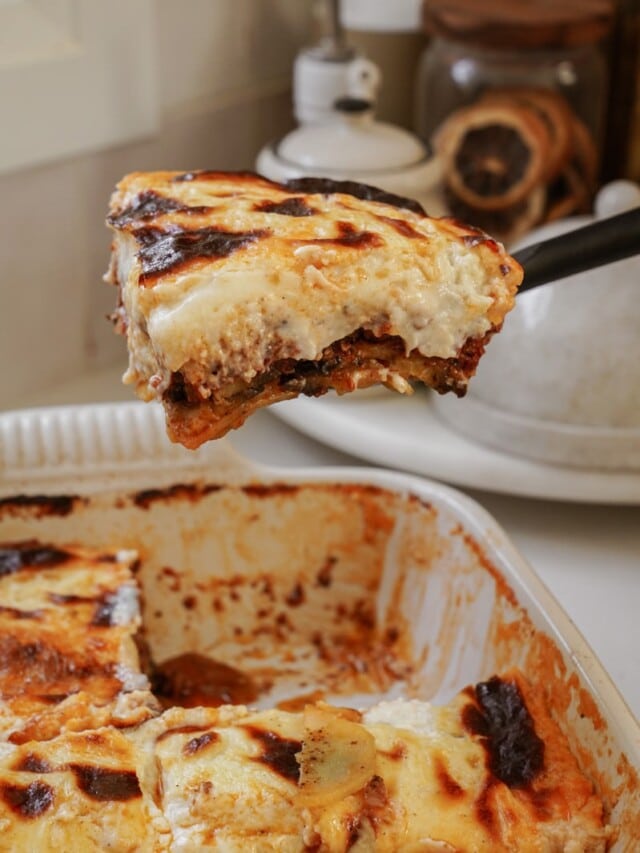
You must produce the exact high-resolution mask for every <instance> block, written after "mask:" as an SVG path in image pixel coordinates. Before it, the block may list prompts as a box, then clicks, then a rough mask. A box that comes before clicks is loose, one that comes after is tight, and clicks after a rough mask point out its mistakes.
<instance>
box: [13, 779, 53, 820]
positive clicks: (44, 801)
mask: <svg viewBox="0 0 640 853" xmlns="http://www.w3.org/2000/svg"><path fill="white" fill-rule="evenodd" d="M0 796H1V797H2V799H3V800H4V802H5V803H6V804H7V805H8V806H9V808H11V809H12V810H13V811H14V812H16V813H17V814H19V815H20V817H24V818H36V817H40V815H42V814H44V813H45V812H46V811H47V809H49V808H50V807H51V806H52V805H53V801H54V793H53V788H52V787H51V785H47V783H46V782H41V781H40V780H35V781H34V782H31V784H29V785H9V784H7V783H5V784H3V785H2V786H0Z"/></svg>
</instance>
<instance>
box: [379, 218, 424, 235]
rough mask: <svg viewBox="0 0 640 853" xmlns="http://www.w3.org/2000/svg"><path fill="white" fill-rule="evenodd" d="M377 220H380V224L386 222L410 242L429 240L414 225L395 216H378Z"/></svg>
mask: <svg viewBox="0 0 640 853" xmlns="http://www.w3.org/2000/svg"><path fill="white" fill-rule="evenodd" d="M376 218H377V219H379V220H380V222H385V223H386V224H387V225H389V226H391V228H393V229H394V231H397V232H398V234H401V235H402V236H403V237H408V238H409V239H410V240H426V239H427V237H426V235H425V234H421V233H420V232H419V231H416V229H415V228H414V227H413V225H411V223H410V222H407V221H406V220H405V219H395V218H394V217H393V216H380V215H377V217H376Z"/></svg>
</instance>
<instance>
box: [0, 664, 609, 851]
mask: <svg viewBox="0 0 640 853" xmlns="http://www.w3.org/2000/svg"><path fill="white" fill-rule="evenodd" d="M489 695H490V698H489V699H488V698H487V696H489ZM505 739H506V740H507V741H508V743H505ZM505 746H508V749H505ZM0 824H2V825H3V842H4V843H9V847H7V848H5V849H12V850H23V849H24V850H26V849H35V848H34V847H33V844H34V840H35V839H37V841H38V844H37V849H38V850H39V851H43V853H46V851H53V850H56V849H57V850H59V849H82V850H86V851H93V850H102V849H115V850H154V851H155V850H168V849H170V850H202V851H204V850H211V851H216V850H218V851H225V852H226V853H229V852H230V851H232V852H233V853H246V851H252V853H268V851H278V850H279V851H291V853H292V851H325V853H346V851H353V850H357V851H360V853H362V851H389V853H392V852H394V851H462V850H464V851H474V853H475V851H484V850H486V851H491V853H506V851H509V853H513V851H536V853H547V851H548V853H551V851H565V853H577V851H590V853H597V851H603V850H605V847H606V843H607V838H608V832H607V830H606V829H605V828H603V824H602V813H601V806H600V803H599V801H598V799H597V798H596V797H595V796H594V794H593V792H592V787H591V785H590V783H589V782H588V781H587V780H586V779H585V778H584V777H583V776H582V774H581V773H580V772H579V770H578V768H577V765H576V763H575V760H574V759H573V757H572V756H571V754H570V752H569V750H568V748H567V746H566V744H565V742H564V739H563V738H562V736H561V734H560V732H559V730H558V729H557V727H556V726H555V724H554V723H553V722H552V721H551V720H550V718H549V716H548V714H547V713H546V711H545V710H544V709H543V708H542V707H541V705H540V703H539V702H538V701H537V699H536V697H535V696H534V695H533V693H532V691H531V690H530V689H529V688H528V687H527V685H526V684H525V683H524V682H523V680H522V678H521V677H520V676H519V675H518V674H517V673H510V674H507V675H506V676H505V677H504V678H502V679H491V680H490V681H489V682H484V683H483V684H480V685H478V686H477V687H476V688H468V689H467V690H466V691H463V692H462V693H461V694H460V695H459V696H458V697H457V698H456V699H455V700H454V701H453V702H451V703H450V704H449V705H448V706H444V707H440V708H431V707H430V706H427V705H425V704H424V703H419V702H415V703H402V702H397V701H396V702H392V703H388V705H387V706H385V705H384V704H383V705H381V706H377V707H376V708H373V709H371V710H370V711H367V712H364V713H360V712H357V711H352V710H349V709H340V708H333V707H330V706H328V705H324V704H322V703H319V704H314V705H308V706H307V707H306V708H305V710H304V711H303V712H298V713H292V712H286V711H279V710H271V711H249V710H248V709H246V708H244V707H241V706H235V707H233V706H223V707H221V708H218V709H213V708H191V709H182V708H173V709H170V710H168V711H166V712H165V713H164V714H162V715H161V716H159V717H158V718H156V719H154V720H150V721H148V722H146V723H143V724H142V725H141V726H139V727H137V728H133V729H127V730H124V731H116V730H114V729H113V728H110V729H105V728H101V729H97V730H95V731H93V732H84V733H67V734H64V735H61V736H59V737H58V738H55V739H53V740H50V741H46V742H40V743H37V742H31V743H27V744H23V745H21V746H12V747H7V748H5V750H4V753H0ZM25 839H29V840H30V841H31V844H32V846H31V847H30V848H29V847H28V842H26V841H25Z"/></svg>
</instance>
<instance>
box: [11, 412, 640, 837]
mask: <svg viewBox="0 0 640 853" xmlns="http://www.w3.org/2000/svg"><path fill="white" fill-rule="evenodd" d="M25 538H37V539H40V540H41V541H46V542H53V543H55V544H62V543H71V542H73V543H84V544H88V545H95V546H98V547H101V546H105V545H109V546H116V547H127V548H130V547H134V548H136V549H137V550H138V551H139V553H140V557H141V568H140V571H139V574H138V576H137V577H138V580H139V582H140V584H141V587H142V600H143V602H144V614H143V615H144V624H145V632H146V639H147V641H148V643H149V645H150V648H151V652H152V655H153V657H154V659H155V660H156V661H158V662H162V661H163V660H165V659H166V658H169V657H172V656H174V655H178V654H181V653H183V652H186V651H191V652H193V651H195V652H200V653H203V654H207V655H209V656H211V657H214V658H215V659H216V660H218V661H221V662H223V663H227V664H229V665H231V666H234V667H237V668H240V669H241V670H242V672H243V673H246V674H247V675H249V676H250V677H251V678H252V679H253V681H254V682H255V683H256V684H258V685H259V687H260V700H259V704H261V705H271V704H274V703H281V702H289V703H293V704H294V705H295V702H296V701H297V700H303V699H304V697H308V696H310V695H311V696H314V697H319V696H322V697H324V698H327V699H328V700H329V701H331V700H335V701H339V702H340V703H341V704H355V705H357V706H366V705H369V704H372V703H373V702H375V701H378V700H379V699H381V698H388V697H392V696H399V695H404V696H415V697H419V698H422V699H427V700H430V701H433V702H441V701H442V702H444V701H447V700H448V699H449V698H450V697H451V696H452V695H453V694H454V693H455V692H457V691H458V690H459V689H461V688H462V687H463V686H465V685H467V684H470V683H474V682H477V681H479V680H482V679H484V678H487V677H489V676H490V675H492V674H494V673H500V672H504V671H505V670H507V669H509V668H510V667H513V666H518V667H520V668H521V669H522V670H523V671H524V673H525V675H526V676H527V677H528V678H529V679H530V680H531V681H532V682H534V683H535V684H536V685H538V686H539V689H540V690H541V691H543V692H544V694H545V696H546V699H547V703H548V705H549V707H550V708H551V710H552V713H553V714H554V716H555V717H556V719H557V720H558V722H559V724H560V726H561V728H562V729H563V731H564V732H565V734H566V736H567V737H568V739H569V742H570V744H571V747H572V749H573V751H574V753H575V755H576V756H577V757H578V760H579V762H580V764H581V766H582V769H583V770H584V771H585V772H586V773H587V774H588V775H589V776H590V777H591V778H592V779H593V782H594V784H595V785H596V787H597V789H598V791H599V793H600V794H601V796H602V797H603V799H604V801H605V804H606V806H607V809H608V812H609V820H610V822H611V823H612V824H613V825H615V826H616V827H617V828H618V837H617V840H616V842H615V844H614V847H613V848H612V849H613V850H616V851H629V853H630V851H636V850H637V849H638V839H639V838H640V788H639V785H638V773H639V772H640V728H639V726H638V724H637V722H636V721H635V720H634V718H633V716H632V714H631V712H630V711H629V709H628V708H627V707H626V705H625V704H624V702H623V700H622V699H621V697H620V695H619V694H618V692H617V691H616V689H615V687H614V686H613V684H612V683H611V681H610V679H609V678H608V676H607V675H606V673H605V672H604V671H603V669H602V667H601V666H600V664H599V663H598V661H597V660H596V659H595V657H594V655H593V653H592V652H591V650H590V649H589V648H588V646H587V645H586V643H585V641H584V640H583V638H582V637H581V636H580V634H579V633H578V632H577V630H576V629H575V627H574V626H573V624H572V623H571V622H570V621H569V619H568V618H567V616H566V615H565V614H564V612H563V611H562V609H561V608H560V607H559V606H558V604H557V603H556V602H555V600H554V599H553V598H552V596H551V595H550V594H549V592H548V591H547V589H546V588H545V587H544V586H543V584H542V583H541V582H540V581H539V580H538V578H537V577H536V576H535V574H534V573H533V572H532V571H531V569H530V568H529V566H528V565H527V564H526V563H525V561H524V560H523V559H522V557H521V556H520V555H519V554H518V553H517V551H516V550H515V549H514V548H513V546H512V545H511V544H510V542H509V541H508V540H507V538H506V536H505V534H504V533H503V531H502V530H501V529H500V528H499V527H498V525H497V524H496V523H495V522H494V521H493V519H492V518H491V517H490V516H489V515H488V514H487V513H486V512H485V511H484V510H482V509H481V508H480V507H479V506H478V505H477V504H476V503H474V502H473V501H471V500H469V499H468V498H466V497H464V496H463V495H461V494H460V493H458V492H456V491H454V490H452V489H449V488H447V487H445V486H442V485H440V484H437V483H434V482H429V481H426V480H422V479H418V478H416V477H412V476H408V475H405V474H398V473H394V472H389V471H382V470H374V469H363V468H357V469H349V468H323V469H317V468H316V469H298V470H295V471H289V470H285V469H269V468H262V467H260V468H258V467H255V466H253V465H250V464H248V463H247V462H246V461H245V460H243V459H241V458H240V457H238V456H237V455H236V454H235V452H234V451H233V450H232V449H231V447H230V445H229V444H228V443H226V442H225V441H220V442H214V443H210V444H208V445H205V446H204V447H202V448H201V449H200V450H199V451H197V452H188V451H186V450H184V449H182V448H180V447H177V446H175V445H171V444H169V442H168V441H167V439H166V437H165V434H164V423H163V419H162V414H161V411H160V410H159V408H157V407H154V406H144V405H142V404H138V403H133V404H126V405H101V406H82V407H70V408H58V409H40V410H33V411H23V412H14V413H8V414H5V415H2V416H0V541H16V540H20V539H25Z"/></svg>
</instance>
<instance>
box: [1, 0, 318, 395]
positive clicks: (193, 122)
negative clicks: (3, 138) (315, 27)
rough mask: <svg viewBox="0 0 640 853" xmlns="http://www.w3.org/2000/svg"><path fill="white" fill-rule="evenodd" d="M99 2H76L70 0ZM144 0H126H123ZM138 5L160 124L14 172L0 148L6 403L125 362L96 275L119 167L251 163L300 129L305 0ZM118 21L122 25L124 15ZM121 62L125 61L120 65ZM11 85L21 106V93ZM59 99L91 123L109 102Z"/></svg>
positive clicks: (4, 120) (122, 83) (17, 121)
mask: <svg viewBox="0 0 640 853" xmlns="http://www.w3.org/2000/svg"><path fill="white" fill-rule="evenodd" d="M29 2H30V3H32V4H33V5H34V7H36V6H38V5H40V7H42V8H44V7H45V6H44V5H43V4H38V2H37V0H29ZM56 2H57V5H58V6H60V4H61V3H63V0H60V2H58V0H56ZM101 2H102V0H69V3H67V6H69V7H74V6H76V5H77V6H78V8H79V7H80V6H82V5H83V4H88V5H89V6H91V4H92V3H101ZM137 2H138V0H126V2H125V3H124V8H125V10H126V7H127V6H129V7H132V6H135V5H136V3H137ZM140 2H141V3H144V4H145V5H148V6H149V7H150V12H151V14H150V32H149V33H147V36H146V44H147V47H146V48H145V49H146V50H147V52H148V55H149V62H150V63H151V64H152V68H151V69H150V71H151V73H150V75H149V77H150V81H151V82H150V83H149V85H148V92H149V95H148V97H150V98H156V99H157V103H156V107H157V109H156V117H155V128H154V129H153V130H152V131H151V132H150V133H147V134H146V135H144V134H143V138H139V136H140V131H139V130H138V132H137V137H138V138H136V139H134V140H128V141H127V140H126V139H125V140H123V141H121V142H119V143H118V144H116V145H114V144H113V143H111V144H110V145H109V147H107V148H101V147H100V145H99V143H96V142H95V140H94V142H93V143H92V144H91V143H89V144H90V145H91V147H92V150H84V152H83V153H76V154H74V155H73V156H67V157H65V156H64V155H60V154H58V158H57V159H55V160H54V161H50V162H40V163H38V164H37V165H32V166H25V167H22V168H20V169H17V170H16V169H13V170H12V171H6V164H5V165H4V166H3V163H2V161H1V158H0V408H4V409H7V408H11V407H13V406H14V405H17V404H19V401H20V399H21V398H22V397H28V396H29V395H30V394H32V393H36V392H38V391H41V390H44V389H46V388H47V387H50V386H52V385H55V384H57V383H59V382H62V381H65V380H67V379H69V378H72V377H73V376H75V375H79V374H81V373H83V372H85V371H86V370H90V369H95V368H98V367H103V366H106V365H108V364H112V363H114V362H116V361H120V362H122V363H123V364H124V362H125V361H126V356H125V351H124V342H123V340H122V339H121V338H118V337H117V336H115V335H114V334H113V332H112V330H111V326H110V324H109V323H108V322H107V321H106V320H105V314H107V313H108V312H109V311H110V310H112V308H113V305H114V302H115V291H113V289H112V288H110V287H108V286H107V285H106V284H104V283H103V282H102V280H101V277H102V274H103V272H104V271H105V269H106V265H107V260H108V249H109V235H108V231H107V229H106V228H105V226H104V217H105V211H106V206H107V202H108V198H109V194H110V192H111V190H112V188H113V185H114V184H115V182H116V181H117V180H118V179H119V178H120V177H121V176H122V175H123V174H125V173H126V172H128V171H131V170H137V169H141V170H142V169H154V168H162V169H173V168H175V169H185V170H187V169H197V168H221V169H235V168H251V167H252V166H253V163H254V159H255V155H256V153H257V151H258V150H259V148H260V147H261V145H262V144H264V142H266V141H267V140H268V139H271V138H273V137H274V136H278V135H280V134H282V133H284V132H285V131H286V130H287V129H288V128H289V127H290V126H291V122H292V119H291V106H290V72H291V64H292V62H293V58H294V56H295V53H296V51H297V50H298V48H299V47H300V46H301V45H303V44H305V43H308V42H309V40H310V39H311V27H312V19H311V3H310V2H307V0H180V2H178V1H177V0H140ZM21 5H22V6H25V5H28V4H27V0H24V2H22V3H21V2H20V0H2V2H1V3H0V14H1V13H2V12H3V11H6V10H7V8H10V7H11V6H14V7H15V6H21ZM116 5H118V4H116ZM121 8H122V7H121ZM13 11H16V10H15V9H14V10H13ZM22 11H24V10H22ZM27 11H30V10H27ZM73 11H74V9H73V8H71V12H73ZM76 11H77V10H76ZM121 23H122V26H126V25H127V16H126V14H125V15H123V20H122V22H121ZM5 34H6V30H5ZM106 37H107V35H105V38H106ZM4 47H5V45H2V43H1V39H0V81H2V80H3V77H2V73H3V61H5V60H6V61H8V60H9V59H10V58H12V56H13V54H15V52H16V51H17V50H19V49H20V45H15V44H14V45H13V54H12V53H11V51H9V50H8V49H7V50H2V49H1V48H4ZM3 57H4V59H3ZM5 65H6V62H5ZM118 69H120V70H121V69H122V65H121V64H119V63H118V61H117V57H116V59H115V60H114V65H113V73H114V74H118ZM12 73H14V71H12ZM15 80H17V81H18V82H17V84H14V83H12V85H20V76H19V75H18V76H17V77H15ZM87 85H90V81H88V82H87ZM127 85H133V84H132V83H131V81H129V84H128V83H127V79H126V77H125V76H123V75H121V76H120V79H119V83H118V86H119V87H120V88H121V89H122V97H123V98H126V97H127ZM80 88H81V87H80ZM25 91H26V90H25ZM85 94H86V93H85ZM12 95H13V99H14V103H15V101H16V97H15V95H16V92H15V90H14V91H13V92H12ZM1 97H2V93H1V92H0V103H2V101H1ZM50 97H51V98H54V99H58V103H59V104H60V113H62V112H64V110H69V109H72V110H73V109H75V110H76V112H80V113H81V117H82V121H83V122H90V121H91V110H92V109H94V108H95V107H97V108H98V109H99V108H100V106H101V105H100V104H99V103H98V104H97V105H94V106H90V105H89V106H87V105H86V104H87V101H86V99H85V100H84V101H82V98H81V97H80V95H78V94H77V93H76V94H74V95H73V97H74V98H78V101H77V102H73V101H72V103H71V104H70V103H69V98H70V97H71V96H70V94H69V90H68V89H65V88H60V87H58V88H56V87H53V91H52V92H51V95H50ZM108 106H109V105H105V109H106V108H108ZM63 107H64V109H63ZM13 109H16V107H15V106H14V107H13ZM33 109H34V105H33V104H32V103H29V102H28V100H26V99H23V100H22V102H21V103H19V111H20V112H19V114H18V115H17V117H14V121H13V122H12V116H11V115H10V114H7V112H4V113H3V114H1V115H0V134H11V133H12V127H13V128H14V130H13V132H14V133H18V132H19V131H20V132H24V130H23V129H22V128H23V125H24V122H22V120H21V116H22V117H24V115H25V113H24V112H23V111H27V113H28V111H30V110H33ZM53 121H55V119H54V120H53ZM132 132H133V131H132ZM52 134H53V131H52ZM125 135H126V134H125ZM134 135H136V134H135V133H134Z"/></svg>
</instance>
